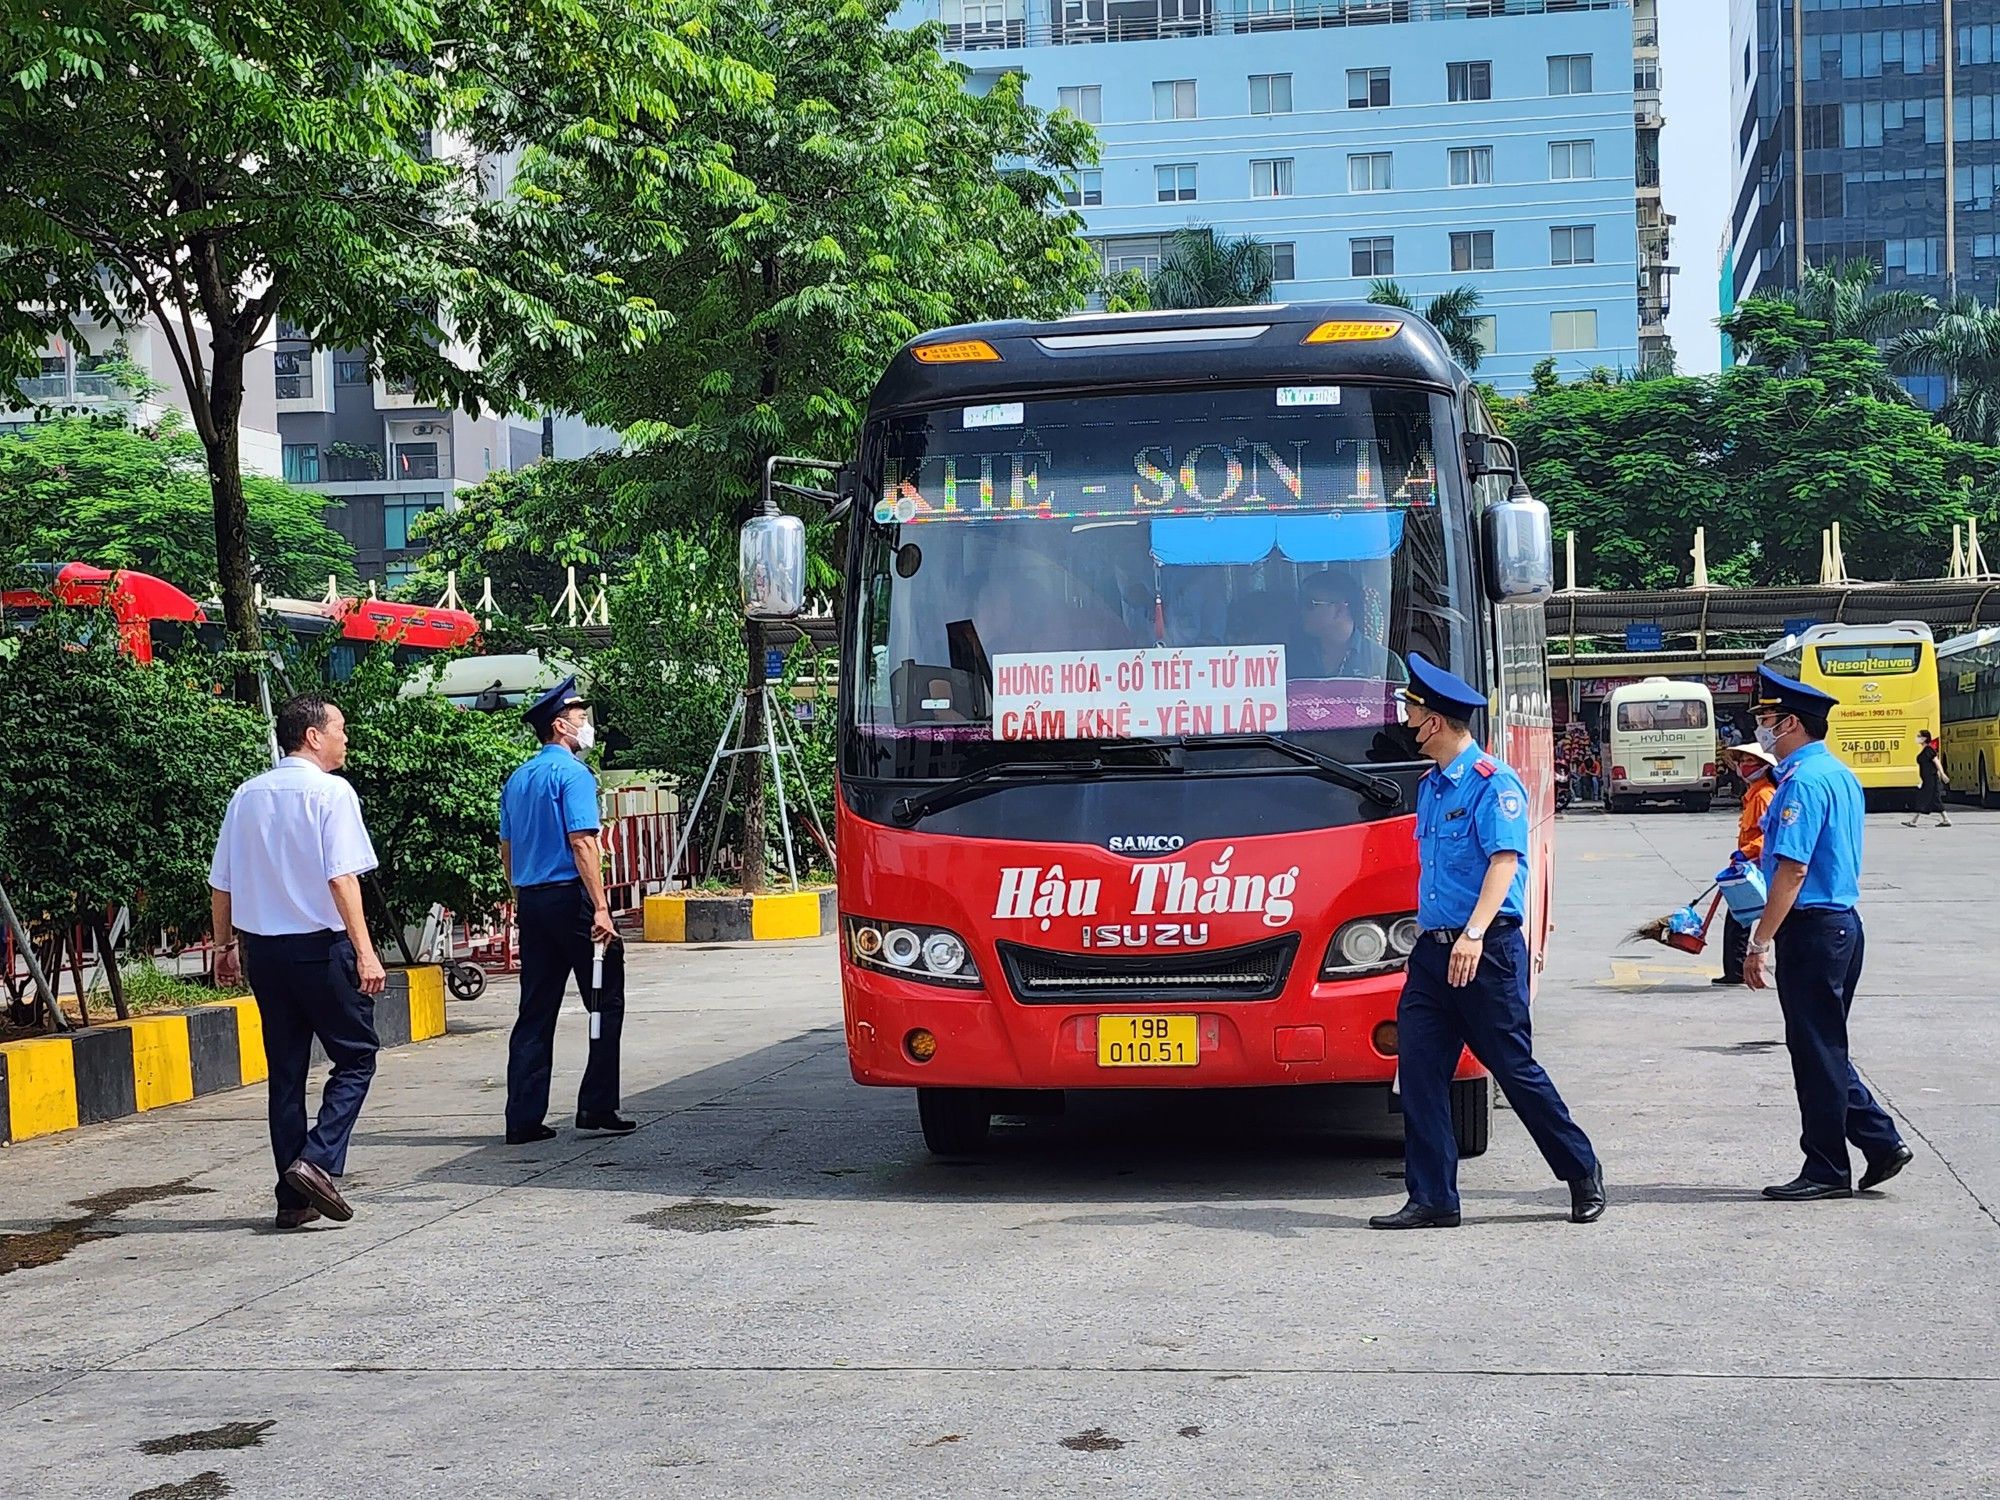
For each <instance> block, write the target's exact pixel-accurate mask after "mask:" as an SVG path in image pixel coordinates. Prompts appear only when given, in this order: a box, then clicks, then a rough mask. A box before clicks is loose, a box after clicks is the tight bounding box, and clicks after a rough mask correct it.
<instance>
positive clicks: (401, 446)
mask: <svg viewBox="0 0 2000 1500" xmlns="http://www.w3.org/2000/svg"><path fill="white" fill-rule="evenodd" d="M395 455H396V456H395V467H394V471H393V472H392V473H391V474H390V476H389V477H390V478H391V479H436V478H438V477H439V470H438V445H437V444H436V443H398V444H396V448H395Z"/></svg>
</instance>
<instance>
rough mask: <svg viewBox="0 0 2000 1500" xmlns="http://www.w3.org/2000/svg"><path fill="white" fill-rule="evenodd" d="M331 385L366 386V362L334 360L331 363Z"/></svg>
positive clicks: (360, 360) (361, 360)
mask: <svg viewBox="0 0 2000 1500" xmlns="http://www.w3.org/2000/svg"><path fill="white" fill-rule="evenodd" d="M333 383H334V384H335V385H366V384H368V361H367V360H365V359H336V360H335V361H334V362H333Z"/></svg>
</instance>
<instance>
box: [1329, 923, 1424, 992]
mask: <svg viewBox="0 0 2000 1500" xmlns="http://www.w3.org/2000/svg"><path fill="white" fill-rule="evenodd" d="M1417 936H1418V929H1417V918H1416V914H1415V913H1414V912H1404V913H1401V914H1399V915H1390V916H1383V917H1357V918H1355V919H1354V920H1353V921H1352V922H1346V923H1343V924H1342V925H1341V927H1340V930H1339V931H1337V932H1335V933H1334V935H1333V941H1332V942H1330V943H1328V944H1327V945H1326V958H1325V959H1324V960H1323V961H1322V962H1321V963H1320V967H1319V977H1320V978H1322V979H1356V978H1359V977H1361V976H1362V975H1365V974H1386V973H1389V972H1391V971H1392V970H1395V969H1400V968H1402V967H1403V965H1404V963H1405V962H1407V961H1408V959H1409V956H1410V952H1411V950H1412V949H1414V948H1415V947H1416V946H1417Z"/></svg>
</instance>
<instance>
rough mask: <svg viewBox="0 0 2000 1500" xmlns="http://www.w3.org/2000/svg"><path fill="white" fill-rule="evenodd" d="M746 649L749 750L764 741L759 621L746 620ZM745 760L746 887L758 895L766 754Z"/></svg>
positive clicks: (745, 737) (745, 713) (761, 873)
mask: <svg viewBox="0 0 2000 1500" xmlns="http://www.w3.org/2000/svg"><path fill="white" fill-rule="evenodd" d="M743 649H744V650H745V651H746V652H748V653H749V656H750V670H749V671H748V673H746V674H745V676H744V680H743V691H744V695H745V696H744V699H743V747H744V748H745V749H746V750H748V749H750V748H751V747H753V746H756V745H761V744H763V743H764V627H763V625H762V624H760V623H759V622H758V621H756V620H745V621H744V622H743ZM742 761H743V889H744V890H746V891H749V892H751V893H752V894H755V893H757V892H760V891H762V890H763V889H764V884H765V882H764V865H765V862H766V860H765V851H766V850H767V848H768V847H769V845H768V842H767V835H766V832H765V810H764V804H765V797H764V788H765V786H766V785H767V782H766V780H765V777H766V774H767V771H770V770H776V769H777V768H776V767H775V766H772V767H768V768H767V767H766V766H765V764H764V760H763V757H761V756H759V755H755V754H750V755H745V756H743V757H742Z"/></svg>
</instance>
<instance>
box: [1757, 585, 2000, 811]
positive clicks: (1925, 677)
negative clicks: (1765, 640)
mask: <svg viewBox="0 0 2000 1500" xmlns="http://www.w3.org/2000/svg"><path fill="white" fill-rule="evenodd" d="M1764 662H1765V665H1767V666H1769V667H1771V668H1772V669H1774V670H1776V671H1779V672H1782V673H1784V674H1785V675H1786V676H1787V677H1796V678H1797V679H1798V680H1799V681H1800V682H1803V683H1805V684H1806V686H1808V687H1816V688H1818V689H1819V690H1820V691H1821V692H1823V693H1831V694H1832V695H1833V696H1834V697H1835V698H1837V699H1839V700H1840V706H1839V707H1838V708H1836V709H1834V711H1833V713H1832V716H1831V718H1830V720H1829V728H1828V733H1827V737H1826V743H1827V748H1828V749H1830V750H1831V751H1833V753H1834V754H1835V755H1837V756H1839V757H1840V758H1841V759H1842V760H1843V761H1845V762H1846V763H1847V766H1848V768H1849V769H1850V770H1852V771H1853V772H1854V775H1855V778H1856V779H1857V780H1859V781H1860V783H1861V789H1862V790H1863V791H1864V792H1868V793H1870V794H1871V795H1876V796H1879V797H1880V799H1881V800H1883V801H1885V802H1886V801H1894V800H1899V799H1901V798H1902V797H1903V796H1904V794H1906V793H1911V792H1914V791H1916V789H1917V786H1918V776H1917V731H1918V730H1919V729H1928V730H1929V731H1930V732H1931V733H1932V734H1934V735H1935V734H1936V733H1937V732H1938V674H1937V650H1936V647H1935V646H1934V645H1933V644H1932V642H1931V628H1930V626H1928V625H1926V624H1924V623H1923V622H1922V621H1921V620H1896V621H1893V622H1891V623H1889V624H1886V625H1815V626H1813V627H1812V628H1810V629H1809V630H1807V631H1806V632H1805V634H1803V635H1788V636H1786V637H1785V638H1784V639H1783V640H1781V641H1779V642H1778V643H1777V644H1776V645H1775V646H1773V647H1771V649H1770V650H1769V651H1766V652H1765V653H1764ZM1996 769H2000V768H1996Z"/></svg>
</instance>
